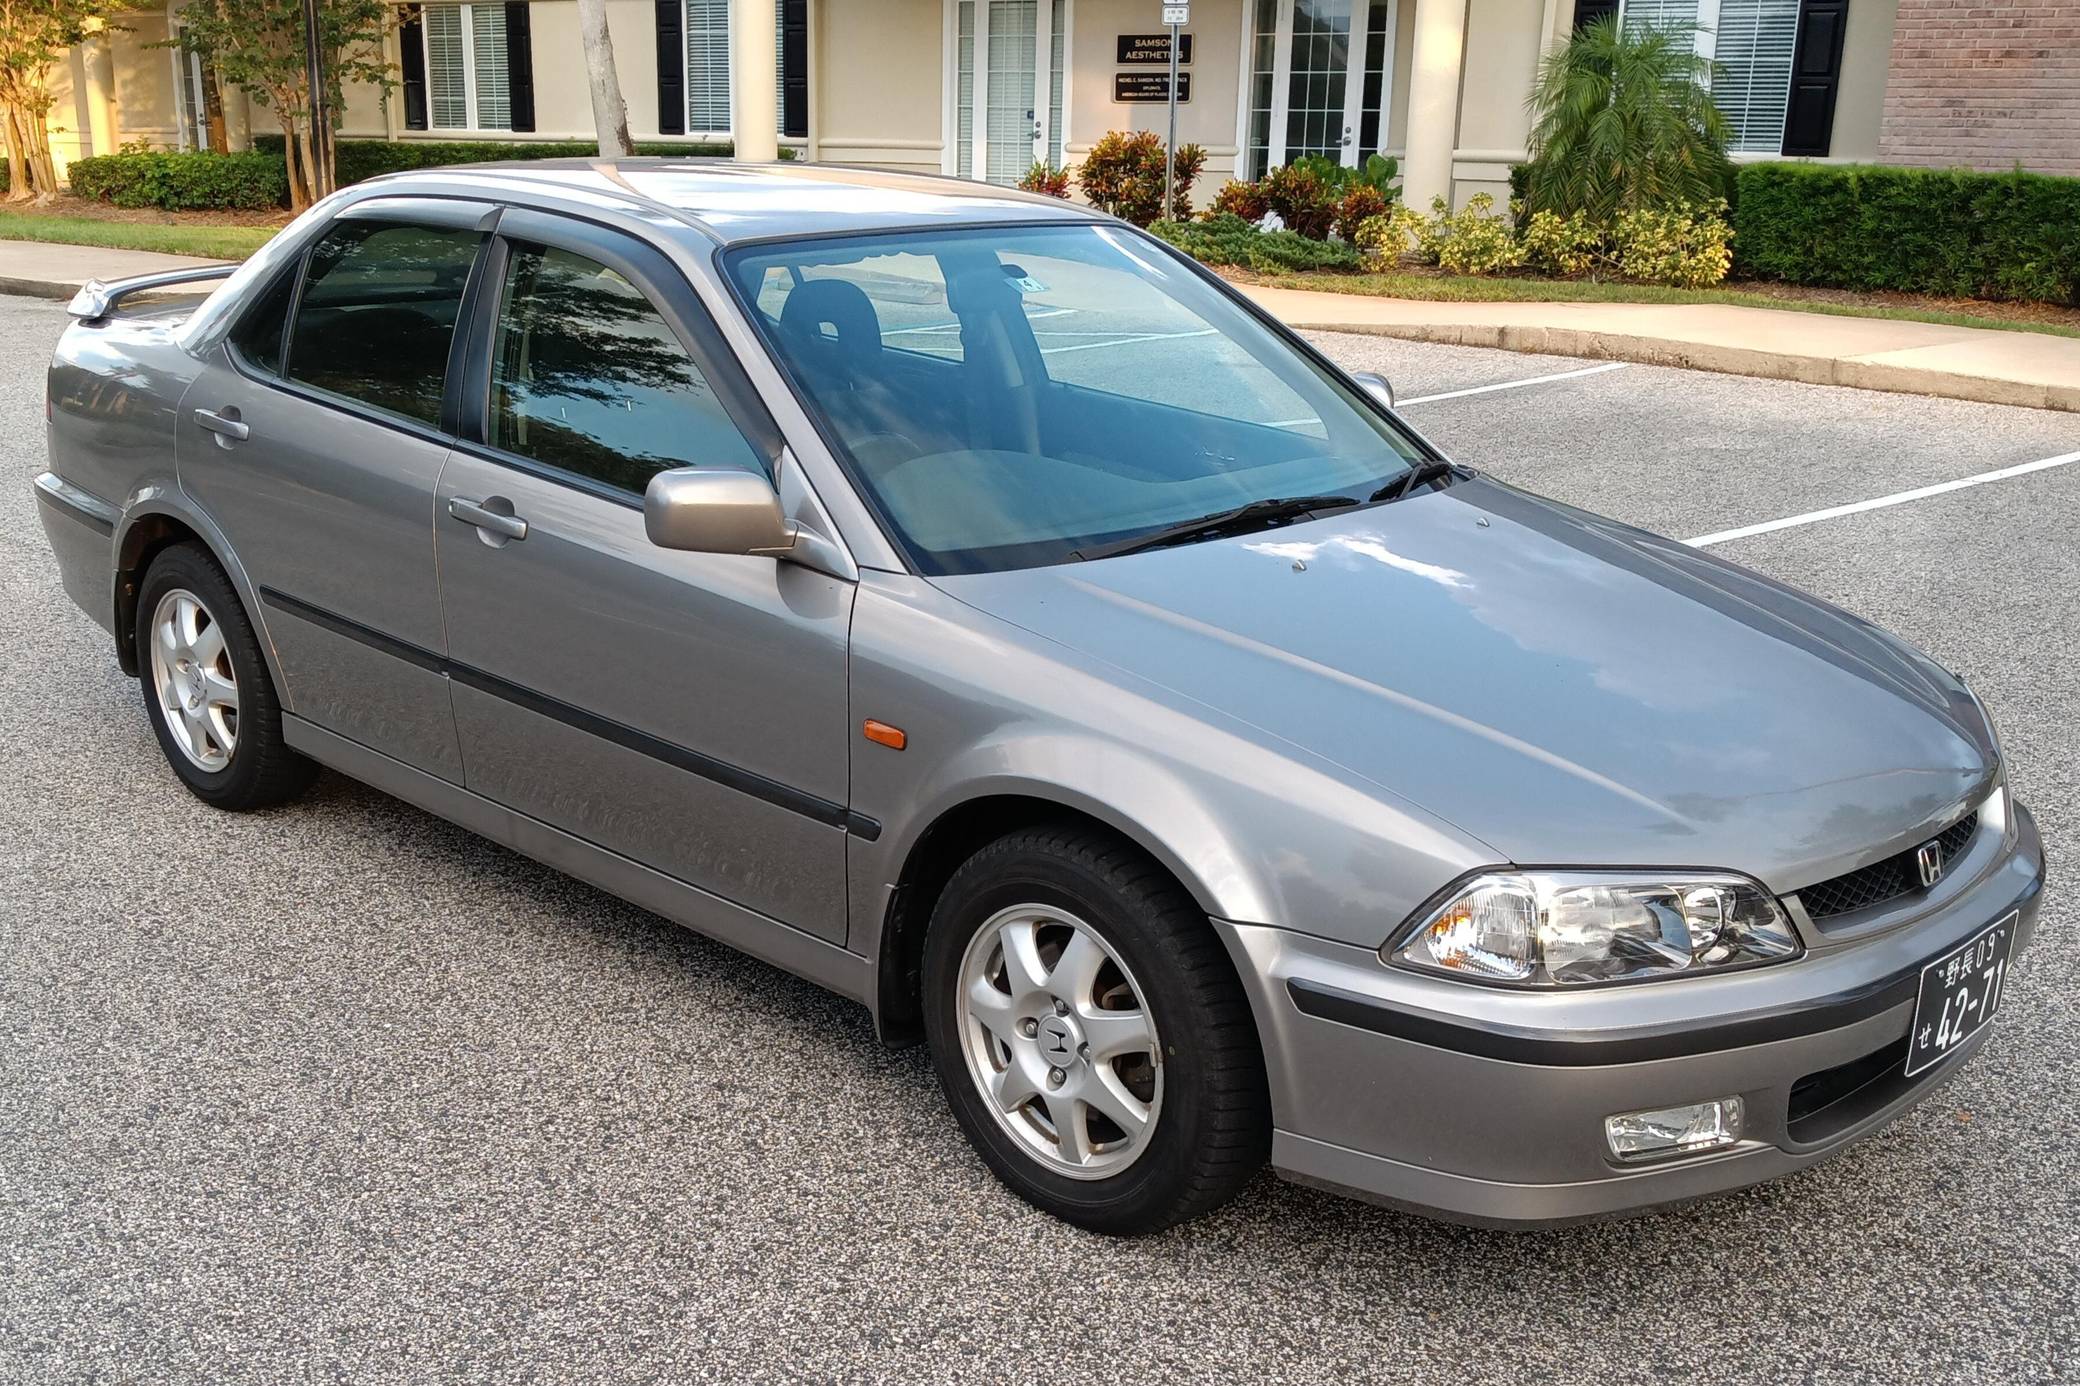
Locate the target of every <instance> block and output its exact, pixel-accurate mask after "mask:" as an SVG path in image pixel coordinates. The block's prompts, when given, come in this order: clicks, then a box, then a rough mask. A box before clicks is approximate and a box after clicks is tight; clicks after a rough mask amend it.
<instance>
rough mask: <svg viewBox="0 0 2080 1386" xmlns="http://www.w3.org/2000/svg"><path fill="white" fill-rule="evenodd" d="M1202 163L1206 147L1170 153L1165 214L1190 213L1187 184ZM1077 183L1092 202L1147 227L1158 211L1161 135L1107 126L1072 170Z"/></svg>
mask: <svg viewBox="0 0 2080 1386" xmlns="http://www.w3.org/2000/svg"><path fill="white" fill-rule="evenodd" d="M1205 166H1206V151H1205V150H1204V149H1203V148H1201V147H1200V146H1198V145H1196V144H1181V145H1179V146H1177V151H1176V153H1175V155H1174V156H1173V160H1172V165H1171V177H1172V182H1173V184H1174V186H1173V187H1172V190H1171V196H1172V197H1173V199H1174V201H1173V204H1172V206H1171V216H1173V217H1175V218H1179V219H1182V218H1184V217H1188V216H1190V215H1191V214H1192V195H1191V194H1192V184H1193V183H1194V182H1196V181H1197V180H1198V177H1199V170H1200V169H1202V168H1204V167H1205ZM1076 183H1077V186H1079V187H1081V188H1082V189H1083V195H1084V196H1085V197H1087V198H1089V199H1090V203H1091V205H1092V206H1093V207H1096V208H1097V209H1098V210H1099V211H1101V212H1110V213H1111V214H1112V215H1113V216H1116V217H1124V218H1125V219H1126V220H1128V221H1131V222H1133V223H1134V224H1135V225H1136V226H1147V225H1148V224H1149V223H1150V222H1153V221H1155V220H1157V219H1158V218H1159V217H1161V216H1162V212H1163V139H1162V136H1160V135H1158V134H1156V133H1155V131H1153V130H1135V131H1132V132H1128V131H1125V130H1111V131H1108V132H1106V134H1104V135H1103V136H1101V137H1100V138H1099V140H1098V142H1097V143H1096V144H1093V145H1092V146H1091V149H1090V153H1088V154H1086V155H1084V156H1083V163H1082V165H1081V166H1080V167H1079V168H1078V169H1077V170H1076Z"/></svg>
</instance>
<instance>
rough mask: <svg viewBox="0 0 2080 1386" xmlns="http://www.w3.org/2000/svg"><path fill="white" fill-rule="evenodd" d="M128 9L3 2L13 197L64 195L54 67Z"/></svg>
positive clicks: (46, 0)
mask: <svg viewBox="0 0 2080 1386" xmlns="http://www.w3.org/2000/svg"><path fill="white" fill-rule="evenodd" d="M124 8H126V4H125V3H124V0H0V126H4V128H5V135H6V145H7V164H8V169H9V171H10V172H11V173H12V174H13V177H12V179H11V180H10V185H9V187H8V190H7V198H8V200H9V201H11V202H23V201H29V200H31V199H33V200H35V201H37V202H48V201H50V200H51V199H52V198H53V197H56V196H57V195H58V174H57V170H56V168H55V167H54V166H53V164H52V162H51V141H50V124H49V122H50V113H51V105H52V102H53V100H54V97H53V95H52V93H51V87H50V71H51V67H52V65H53V64H55V63H57V62H58V61H59V60H61V59H62V58H64V56H65V54H66V52H67V50H69V49H70V48H71V47H72V46H73V45H74V44H76V43H78V42H80V41H81V40H83V39H85V38H86V37H87V35H88V34H89V33H91V32H92V31H93V30H94V29H95V28H96V27H99V26H100V24H101V23H102V22H103V21H105V20H106V19H107V18H109V17H110V16H111V15H113V14H115V13H116V12H118V11H120V10H122V9H124Z"/></svg>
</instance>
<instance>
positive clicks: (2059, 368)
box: [1240, 286, 2080, 411]
mask: <svg viewBox="0 0 2080 1386" xmlns="http://www.w3.org/2000/svg"><path fill="white" fill-rule="evenodd" d="M1240 287H1242V291H1243V292H1244V293H1246V294H1248V295H1249V296H1250V297H1251V298H1253V299H1255V300H1256V301H1257V302H1258V303H1260V304H1262V305H1263V306H1264V307H1265V308H1267V309H1269V310H1270V311H1271V312H1272V313H1274V314H1276V315H1277V316H1278V317H1280V318H1282V319H1284V320H1285V321H1286V322H1288V323H1291V324H1292V325H1293V326H1295V327H1304V328H1317V329H1321V330H1325V331H1337V332H1370V333H1376V334H1378V335H1380V336H1386V337H1406V338H1409V339H1410V340H1413V341H1419V342H1450V343H1454V344H1456V345H1459V346H1482V347H1500V348H1502V349H1504V350H1506V351H1534V352H1546V353H1550V354H1552V355H1554V356H1587V357H1596V358H1603V359H1608V360H1613V361H1640V362H1645V363H1647V364H1649V365H1657V366H1687V367H1690V368H1691V369H1693V370H1706V371H1724V372H1726V373H1728V374H1732V375H1759V376H1768V377H1771V378H1774V379H1778V380H1800V381H1805V382H1806V383H1808V384H1813V385H1851V386H1855V387H1857V388H1859V389H1864V390H1891V391H1896V392H1900V393H1905V394H1917V395H1947V396H1949V397H1951V398H1953V399H1970V400H1981V401H1984V402H1985V403H1988V404H2022V405H2029V406H2031V407H2033V408H2038V409H2067V410H2074V411H2080V337H2053V336H2048V335H2046V334H2044V333H2041V332H1998V331H1991V330H1988V329H1984V328H1975V327H1940V326H1937V325H1936V324H1934V323H1925V322H1901V321H1896V320H1894V319H1891V318H1851V317H1837V316H1833V315H1830V314H1825V313H1801V312H1796V311H1788V310H1787V311H1778V310H1775V309H1770V308H1736V307H1731V306H1724V305H1720V304H1662V303H1426V302H1418V301H1415V300H1411V299H1400V298H1374V297H1370V296H1367V295H1363V294H1338V293H1320V292H1316V291H1312V290H1304V289H1270V288H1257V287H1254V286H1240Z"/></svg>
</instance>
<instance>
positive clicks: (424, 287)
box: [289, 223, 482, 424]
mask: <svg viewBox="0 0 2080 1386" xmlns="http://www.w3.org/2000/svg"><path fill="white" fill-rule="evenodd" d="M481 239H482V237H481V236H479V235H478V233H477V232H475V231H467V230H449V229H444V228H440V227H432V226H384V225H379V224H375V223H349V224H347V225H344V226H336V227H334V228H333V229H332V230H330V231H328V232H326V233H325V238H324V239H323V240H321V241H319V242H318V244H317V245H316V246H314V247H313V248H312V250H311V258H310V264H309V268H308V269H307V270H306V271H305V273H304V284H303V301H302V302H301V303H299V304H298V305H297V308H296V325H295V328H294V330H293V331H292V332H291V333H290V340H289V376H290V378H291V379H294V380H300V381H302V382H304V383H305V384H308V385H315V386H317V387H318V388H319V389H321V390H330V391H331V392H332V393H334V394H336V395H344V396H346V397H347V398H348V399H352V400H359V401H360V402H361V403H363V404H370V405H374V406H375V407H376V408H378V409H383V410H387V411H388V412H390V413H392V414H401V415H403V416H404V417H406V418H409V419H417V420H419V421H420V422H421V423H429V424H437V423H439V422H440V415H441V386H442V383H443V381H444V380H445V379H446V377H447V371H448V343H449V342H450V341H451V340H452V339H453V337H454V335H455V320H456V318H457V317H458V316H459V315H460V313H461V309H462V290H463V286H464V285H465V284H467V283H468V282H469V270H470V265H471V263H472V262H473V261H474V260H475V259H476V254H477V245H478V242H479V241H480V240H481Z"/></svg>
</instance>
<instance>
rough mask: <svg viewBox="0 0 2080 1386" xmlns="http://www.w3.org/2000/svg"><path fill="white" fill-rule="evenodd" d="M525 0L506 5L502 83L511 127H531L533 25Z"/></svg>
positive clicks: (511, 0)
mask: <svg viewBox="0 0 2080 1386" xmlns="http://www.w3.org/2000/svg"><path fill="white" fill-rule="evenodd" d="M527 9H528V6H527V0H508V3H507V5H506V86H507V89H508V91H509V92H510V94H511V98H512V106H513V129H515V130H519V131H522V132H525V131H530V130H532V129H534V26H533V23H532V21H531V20H530V19H529V18H528V13H527Z"/></svg>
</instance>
